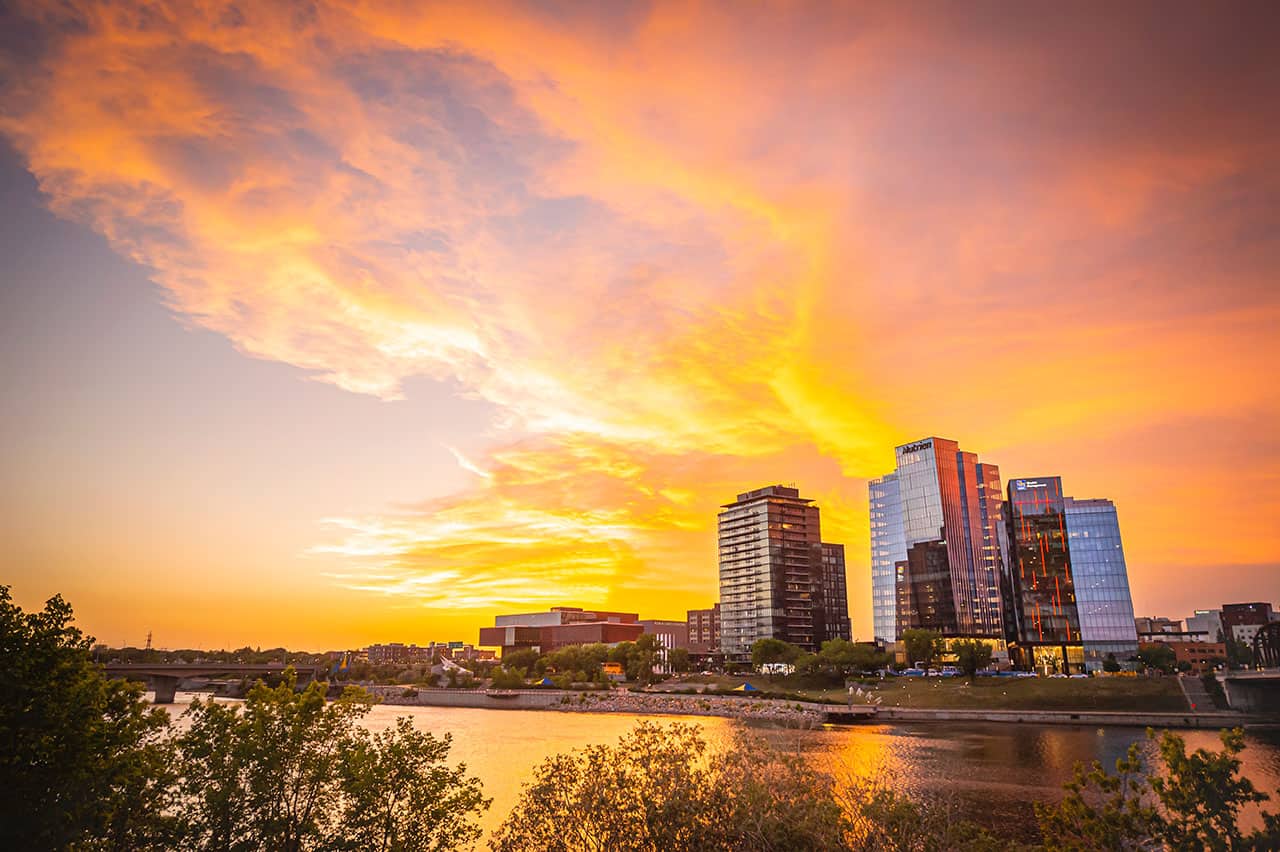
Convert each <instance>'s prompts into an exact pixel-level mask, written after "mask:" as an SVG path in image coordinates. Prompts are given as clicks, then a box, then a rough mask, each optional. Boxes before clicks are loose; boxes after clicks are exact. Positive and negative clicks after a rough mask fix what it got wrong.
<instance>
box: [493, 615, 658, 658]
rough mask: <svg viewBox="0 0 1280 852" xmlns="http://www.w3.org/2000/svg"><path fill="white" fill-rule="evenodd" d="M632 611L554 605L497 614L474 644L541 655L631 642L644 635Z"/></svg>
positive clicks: (505, 651)
mask: <svg viewBox="0 0 1280 852" xmlns="http://www.w3.org/2000/svg"><path fill="white" fill-rule="evenodd" d="M639 618H640V617H639V615H638V614H636V613H634V612H609V611H606V610H584V609H582V608H581V607H569V606H558V607H552V608H551V609H550V610H549V611H547V612H533V613H523V614H520V615H500V616H498V617H496V618H495V619H494V620H493V621H494V626H493V627H481V628H480V641H479V643H478V644H480V645H482V646H484V647H486V648H501V649H502V653H503V654H508V653H510V652H512V651H516V650H520V649H523V648H532V649H534V650H535V651H538V652H539V653H542V654H547V653H550V652H551V651H554V650H556V649H557V648H563V647H565V646H566V645H591V644H595V643H602V644H605V645H616V644H617V643H619V642H634V641H635V640H636V639H638V638H640V636H641V634H643V633H644V628H643V627H642V626H641V625H640V624H639V623H638V622H639Z"/></svg>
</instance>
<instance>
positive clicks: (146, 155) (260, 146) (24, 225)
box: [0, 2, 1280, 650]
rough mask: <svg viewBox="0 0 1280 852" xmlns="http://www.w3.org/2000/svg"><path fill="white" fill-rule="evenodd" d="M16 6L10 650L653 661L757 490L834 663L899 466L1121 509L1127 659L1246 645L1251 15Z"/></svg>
mask: <svg viewBox="0 0 1280 852" xmlns="http://www.w3.org/2000/svg"><path fill="white" fill-rule="evenodd" d="M46 6H47V4H40V3H34V2H32V3H23V2H19V3H15V4H7V5H6V6H5V8H4V9H3V10H0V33H3V35H0V199H2V200H3V208H0V209H2V210H3V212H2V213H0V250H2V251H3V254H4V257H5V258H6V265H7V269H6V272H5V275H4V279H3V286H0V398H2V399H3V406H4V407H3V410H2V412H0V413H2V414H3V417H0V535H2V536H3V538H4V540H5V541H6V552H5V554H4V556H3V557H0V559H2V561H0V582H3V583H7V584H12V586H13V592H14V596H15V600H16V601H17V602H18V603H19V604H21V605H23V606H26V607H27V608H35V607H38V605H39V603H40V602H41V601H43V600H44V599H45V598H47V597H49V596H51V595H53V594H62V595H63V596H65V597H66V598H67V599H68V600H70V601H71V603H72V604H73V605H74V606H75V608H76V612H77V615H78V618H79V622H80V625H81V626H82V628H83V629H85V630H86V631H87V632H89V633H92V634H94V635H96V636H97V637H98V639H99V640H100V641H103V642H106V643H108V644H120V643H121V642H129V643H131V644H135V645H141V644H142V642H143V640H144V637H145V636H146V634H147V633H148V632H151V633H154V635H155V636H156V641H157V643H158V644H161V645H164V646H167V647H181V646H187V647H190V646H200V647H221V646H228V647H239V646H242V645H246V644H247V645H261V646H263V647H270V646H274V645H285V646H289V647H298V648H301V647H307V648H310V649H315V650H319V649H322V648H338V647H357V646H363V645H366V644H369V643H372V642H385V641H388V640H392V641H405V642H421V641H426V640H431V639H447V638H458V639H470V638H473V637H474V636H475V635H476V631H477V629H478V628H479V627H481V626H484V625H486V624H489V623H491V622H492V617H493V616H494V614H495V613H500V612H520V611H535V610H541V609H546V608H547V607H550V606H556V605H565V604H574V603H575V602H578V603H585V604H586V605H589V606H594V607H600V608H602V609H606V610H611V611H627V612H637V611H638V612H640V613H643V614H644V616H645V617H646V618H654V619H665V618H677V619H678V618H683V616H684V613H685V611H686V610H688V609H701V608H706V607H710V606H711V605H712V604H713V603H714V602H715V601H716V600H717V586H718V578H717V555H716V514H717V510H718V507H719V506H720V505H722V504H724V503H725V502H727V501H729V500H731V499H732V497H733V495H735V494H738V493H741V492H743V491H745V490H748V489H751V488H757V487H759V486H760V485H764V484H768V483H790V482H796V483H798V484H799V487H800V489H801V491H802V493H803V494H804V495H805V496H806V497H810V498H812V499H813V500H815V501H816V504H817V505H818V506H820V507H821V511H822V531H823V540H825V541H830V542H839V543H842V544H843V545H844V548H845V562H846V566H847V572H848V574H847V589H848V598H849V608H850V617H851V622H852V631H853V634H854V636H855V637H856V638H861V639H870V638H871V637H872V623H873V620H872V608H871V568H870V563H869V559H868V555H869V550H870V541H869V531H868V527H867V509H868V502H867V488H868V482H869V480H871V479H872V478H874V477H877V476H879V475H880V474H882V473H884V472H885V471H886V470H889V469H891V468H892V465H893V463H894V449H893V448H894V447H895V446H899V445H902V444H903V443H904V442H906V441H909V440H913V439H915V438H916V437H918V436H919V435H928V434H938V435H947V436H952V437H954V438H955V439H956V440H957V441H959V443H960V445H961V446H963V447H965V448H968V449H971V450H973V451H974V452H975V453H977V454H978V455H979V456H980V457H981V458H983V459H991V460H994V461H995V462H998V464H999V466H1000V472H1001V474H1002V476H1003V481H1004V482H1009V481H1010V480H1011V479H1013V478H1016V477H1020V476H1030V475H1035V474H1037V473H1040V472H1043V471H1046V470H1052V471H1053V472H1054V473H1055V474H1056V475H1060V476H1061V477H1063V479H1064V481H1065V482H1067V483H1069V490H1070V492H1071V493H1073V494H1079V495H1085V496H1090V497H1092V496H1105V497H1106V498H1107V499H1109V500H1111V501H1113V503H1114V504H1115V507H1116V509H1117V511H1118V513H1119V515H1120V518H1121V525H1122V527H1123V532H1124V552H1125V557H1126V560H1127V563H1128V573H1129V580H1130V585H1131V590H1132V597H1133V602H1134V606H1135V609H1136V610H1137V612H1138V613H1139V614H1140V615H1166V616H1173V617H1177V618H1182V617H1185V616H1186V615H1187V614H1189V613H1192V612H1193V611H1194V610H1195V609H1199V608H1204V607H1207V606H1217V605H1219V604H1220V603H1222V602H1224V601H1255V600H1269V601H1280V523H1278V521H1280V438H1277V434H1276V430H1275V429H1274V428H1273V427H1272V424H1274V422H1276V421H1277V419H1280V386H1278V385H1277V382H1276V381H1275V379H1274V371H1273V369H1272V368H1271V365H1272V364H1274V363H1275V362H1276V360H1277V357H1280V336H1277V335H1276V334H1275V330H1276V328H1277V327H1280V290H1278V289H1277V288H1276V286H1275V284H1274V275H1275V269H1276V268H1277V267H1278V266H1280V264H1278V263H1277V261H1280V236H1277V235H1278V234H1280V221H1278V220H1277V215H1276V210H1277V208H1276V206H1275V199H1276V198H1277V197H1280V175H1278V174H1277V172H1276V170H1275V169H1274V154H1275V152H1276V151H1277V150H1280V106H1278V105H1277V103H1276V101H1275V98H1274V92H1275V91H1276V89H1277V86H1280V78H1278V76H1277V73H1278V72H1277V69H1276V63H1275V62H1274V61H1269V60H1268V57H1269V55H1270V53H1269V51H1270V50H1271V49H1272V46H1271V43H1270V41H1269V39H1268V34H1269V33H1270V32H1272V31H1273V28H1269V27H1268V26H1266V25H1265V24H1266V21H1265V20H1264V18H1265V16H1266V15H1267V14H1268V10H1267V7H1266V6H1265V4H1258V5H1249V4H1241V5H1240V6H1239V7H1237V8H1236V9H1235V10H1234V11H1233V13H1232V14H1222V13H1221V11H1220V10H1214V9H1210V8H1207V7H1206V8H1203V9H1200V8H1195V7H1180V8H1179V9H1178V10H1176V11H1170V10H1168V9H1166V8H1164V7H1163V5H1162V4H1133V5H1130V6H1126V7H1125V8H1123V9H1107V10H1091V11H1089V12H1085V11H1081V10H1055V9H1050V8H1042V9H1036V10H1025V14H1023V15H1021V16H1006V15H1003V14H1001V13H1000V12H999V11H998V10H999V8H1000V7H999V6H995V5H990V6H988V5H983V4H977V5H976V6H975V7H973V8H972V9H971V10H966V11H961V10H957V9H953V8H950V7H946V8H944V9H938V8H935V9H934V10H933V11H932V12H931V13H930V14H927V15H926V14H920V13H919V12H918V10H917V13H916V14H912V10H911V9H910V8H908V7H900V8H880V9H877V8H870V9H864V10H858V11H854V10H843V11H839V10H832V9H827V8H819V7H812V8H810V9H808V10H803V9H796V8H794V7H793V8H790V9H783V8H777V9H761V10H758V12H757V14H755V15H739V14H733V13H732V12H730V11H729V10H727V9H717V8H714V7H704V8H700V9H694V8H686V7H684V6H682V5H678V4H657V5H654V6H630V5H625V4H620V5H616V6H610V7H608V8H601V9H581V10H577V11H572V10H564V9H561V10H559V11H558V12H555V13H553V12H551V11H548V9H547V8H545V7H544V6H543V5H542V4H518V3H517V4H510V5H506V4H485V5H484V8H462V9H452V10H444V9H417V8H406V9H402V10H400V14H399V15H397V16H394V17H393V16H390V15H388V16H386V17H383V16H381V15H379V14H378V13H376V12H374V11H370V10H368V9H353V8H350V7H348V6H346V5H338V4H328V3H323V2H322V3H318V4H316V5H315V6H314V7H313V9H312V11H311V13H310V14H301V13H298V14H294V13H293V11H290V10H288V9H285V8H284V7H283V6H276V5H274V4H267V5H263V6H261V7H243V8H242V7H241V6H237V5H231V4H227V5H225V6H219V5H218V4H216V3H215V4H211V5H210V6H208V7H202V10H201V11H199V12H198V13H197V12H193V13H192V14H190V15H185V16H182V18H181V19H176V18H169V17H166V16H165V15H164V14H162V13H159V12H157V13H155V14H154V15H150V14H148V13H145V12H144V11H142V10H140V9H139V8H135V7H132V6H130V5H129V4H127V3H126V4H121V5H119V6H117V7H115V11H114V12H113V13H112V14H108V13H107V12H106V11H104V8H102V7H97V6H95V5H94V4H91V3H86V4H82V5H72V6H67V7H59V8H56V9H54V8H46ZM1082 57H1085V58H1086V60H1087V61H1082ZM1206 577H1210V578H1211V579H1212V585H1213V588H1214V590H1215V591H1214V597H1215V598H1219V599H1220V600H1206V599H1204V591H1203V589H1204V587H1205V578H1206Z"/></svg>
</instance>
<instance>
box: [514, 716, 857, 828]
mask: <svg viewBox="0 0 1280 852" xmlns="http://www.w3.org/2000/svg"><path fill="white" fill-rule="evenodd" d="M830 783H831V782H830V779H829V778H827V777H826V776H824V775H822V774H821V773H818V772H817V771H815V770H814V769H813V768H812V767H811V766H809V765H808V764H807V763H806V762H805V761H804V760H803V759H802V758H801V757H799V756H797V755H788V754H784V753H782V752H779V751H777V750H775V749H772V748H770V747H768V746H767V745H765V744H763V743H759V742H756V741H754V740H751V739H749V738H747V737H746V736H745V735H743V734H737V735H736V738H735V740H734V742H733V743H732V744H731V745H730V746H729V747H728V748H725V749H722V750H717V751H714V752H709V751H708V749H707V743H706V741H705V740H703V739H702V737H701V736H700V735H699V734H698V728H697V727H695V726H693V725H686V724H674V725H671V726H670V727H665V728H664V727H662V726H660V725H656V724H653V723H649V722H641V723H640V724H639V725H637V726H636V728H635V729H634V730H633V731H631V732H630V733H629V734H627V735H626V736H624V737H623V738H622V740H621V741H620V742H619V744H618V745H617V746H616V747H615V746H604V745H601V746H590V747H588V748H585V749H582V750H580V751H576V752H571V753H568V754H559V755H555V756H554V757H550V758H548V759H547V760H546V761H544V762H543V763H542V765H541V766H539V767H538V768H537V769H536V770H535V773H534V778H533V780H532V781H531V782H529V783H528V784H526V785H525V788H524V791H523V793H522V795H521V799H520V802H519V804H518V805H517V806H516V807H515V808H514V809H513V810H512V812H511V815H510V816H509V817H508V818H507V820H506V822H504V823H503V824H502V826H501V828H500V829H499V830H498V832H497V834H496V835H495V837H494V838H493V841H492V847H493V848H494V849H495V850H500V852H522V850H529V849H544V850H563V851H564V852H569V850H579V849H586V850H605V849H646V850H659V849H662V850H677V849H707V850H718V849H724V850H728V849H740V850H750V849H794V850H806V849H815V850H816V849H838V848H840V847H841V844H842V834H843V831H844V829H845V820H844V818H843V816H842V814H841V811H840V807H839V805H838V803H837V802H836V801H835V798H834V796H833V795H832V791H831V787H830Z"/></svg>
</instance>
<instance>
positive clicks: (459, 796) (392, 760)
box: [336, 717, 490, 851]
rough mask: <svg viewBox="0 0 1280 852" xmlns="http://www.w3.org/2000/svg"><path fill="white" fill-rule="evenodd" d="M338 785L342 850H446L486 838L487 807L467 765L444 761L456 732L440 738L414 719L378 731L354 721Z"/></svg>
mask: <svg viewBox="0 0 1280 852" xmlns="http://www.w3.org/2000/svg"><path fill="white" fill-rule="evenodd" d="M352 733H353V735H354V736H353V741H352V743H351V745H350V746H349V747H348V749H347V752H346V754H344V756H343V764H342V771H341V773H340V781H339V786H340V789H341V793H342V795H341V801H342V813H341V816H340V817H339V820H340V823H341V826H342V828H341V832H340V835H341V840H340V841H339V842H338V843H337V844H336V846H337V848H340V849H351V850H356V849H361V850H363V849H387V850H391V849H396V850H408V849H421V850H433V851H434V850H445V849H458V848H466V847H469V846H470V845H471V844H472V843H474V842H475V841H476V840H479V839H480V834H481V829H480V825H479V823H477V822H476V821H475V819H474V818H475V817H476V816H477V815H478V814H479V813H480V812H481V811H483V810H484V809H486V808H488V807H489V802H490V800H488V799H485V798H484V796H483V794H482V793H481V790H480V782H479V781H478V780H477V779H475V778H469V777H467V775H466V766H465V765H463V764H459V765H458V766H457V767H456V768H450V767H449V766H448V765H446V764H445V759H446V758H447V757H448V755H449V749H450V746H451V744H452V741H453V738H452V736H451V735H449V734H445V735H444V739H440V740H437V739H435V738H434V737H432V736H431V734H429V733H424V732H422V731H418V730H416V729H415V728H414V726H413V721H412V720H410V719H408V718H403V717H402V718H400V719H397V720H396V723H395V726H394V727H392V728H388V729H387V730H385V731H381V732H379V733H376V734H373V733H370V732H369V731H368V730H366V729H364V728H356V729H355V730H354V731H353V732H352Z"/></svg>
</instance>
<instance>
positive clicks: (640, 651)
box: [626, 633, 661, 684]
mask: <svg viewBox="0 0 1280 852" xmlns="http://www.w3.org/2000/svg"><path fill="white" fill-rule="evenodd" d="M660 651H661V646H660V645H659V644H658V637H657V636H654V635H653V634H652V633H646V634H644V635H643V636H641V637H640V638H639V639H637V640H636V641H635V644H633V645H632V646H631V648H630V649H629V652H628V654H627V663H626V665H627V679H628V680H633V681H637V682H639V683H643V684H650V683H653V682H654V681H656V680H658V677H657V675H655V674H654V671H653V667H654V666H655V665H656V664H657V662H658V653H659V652H660Z"/></svg>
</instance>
